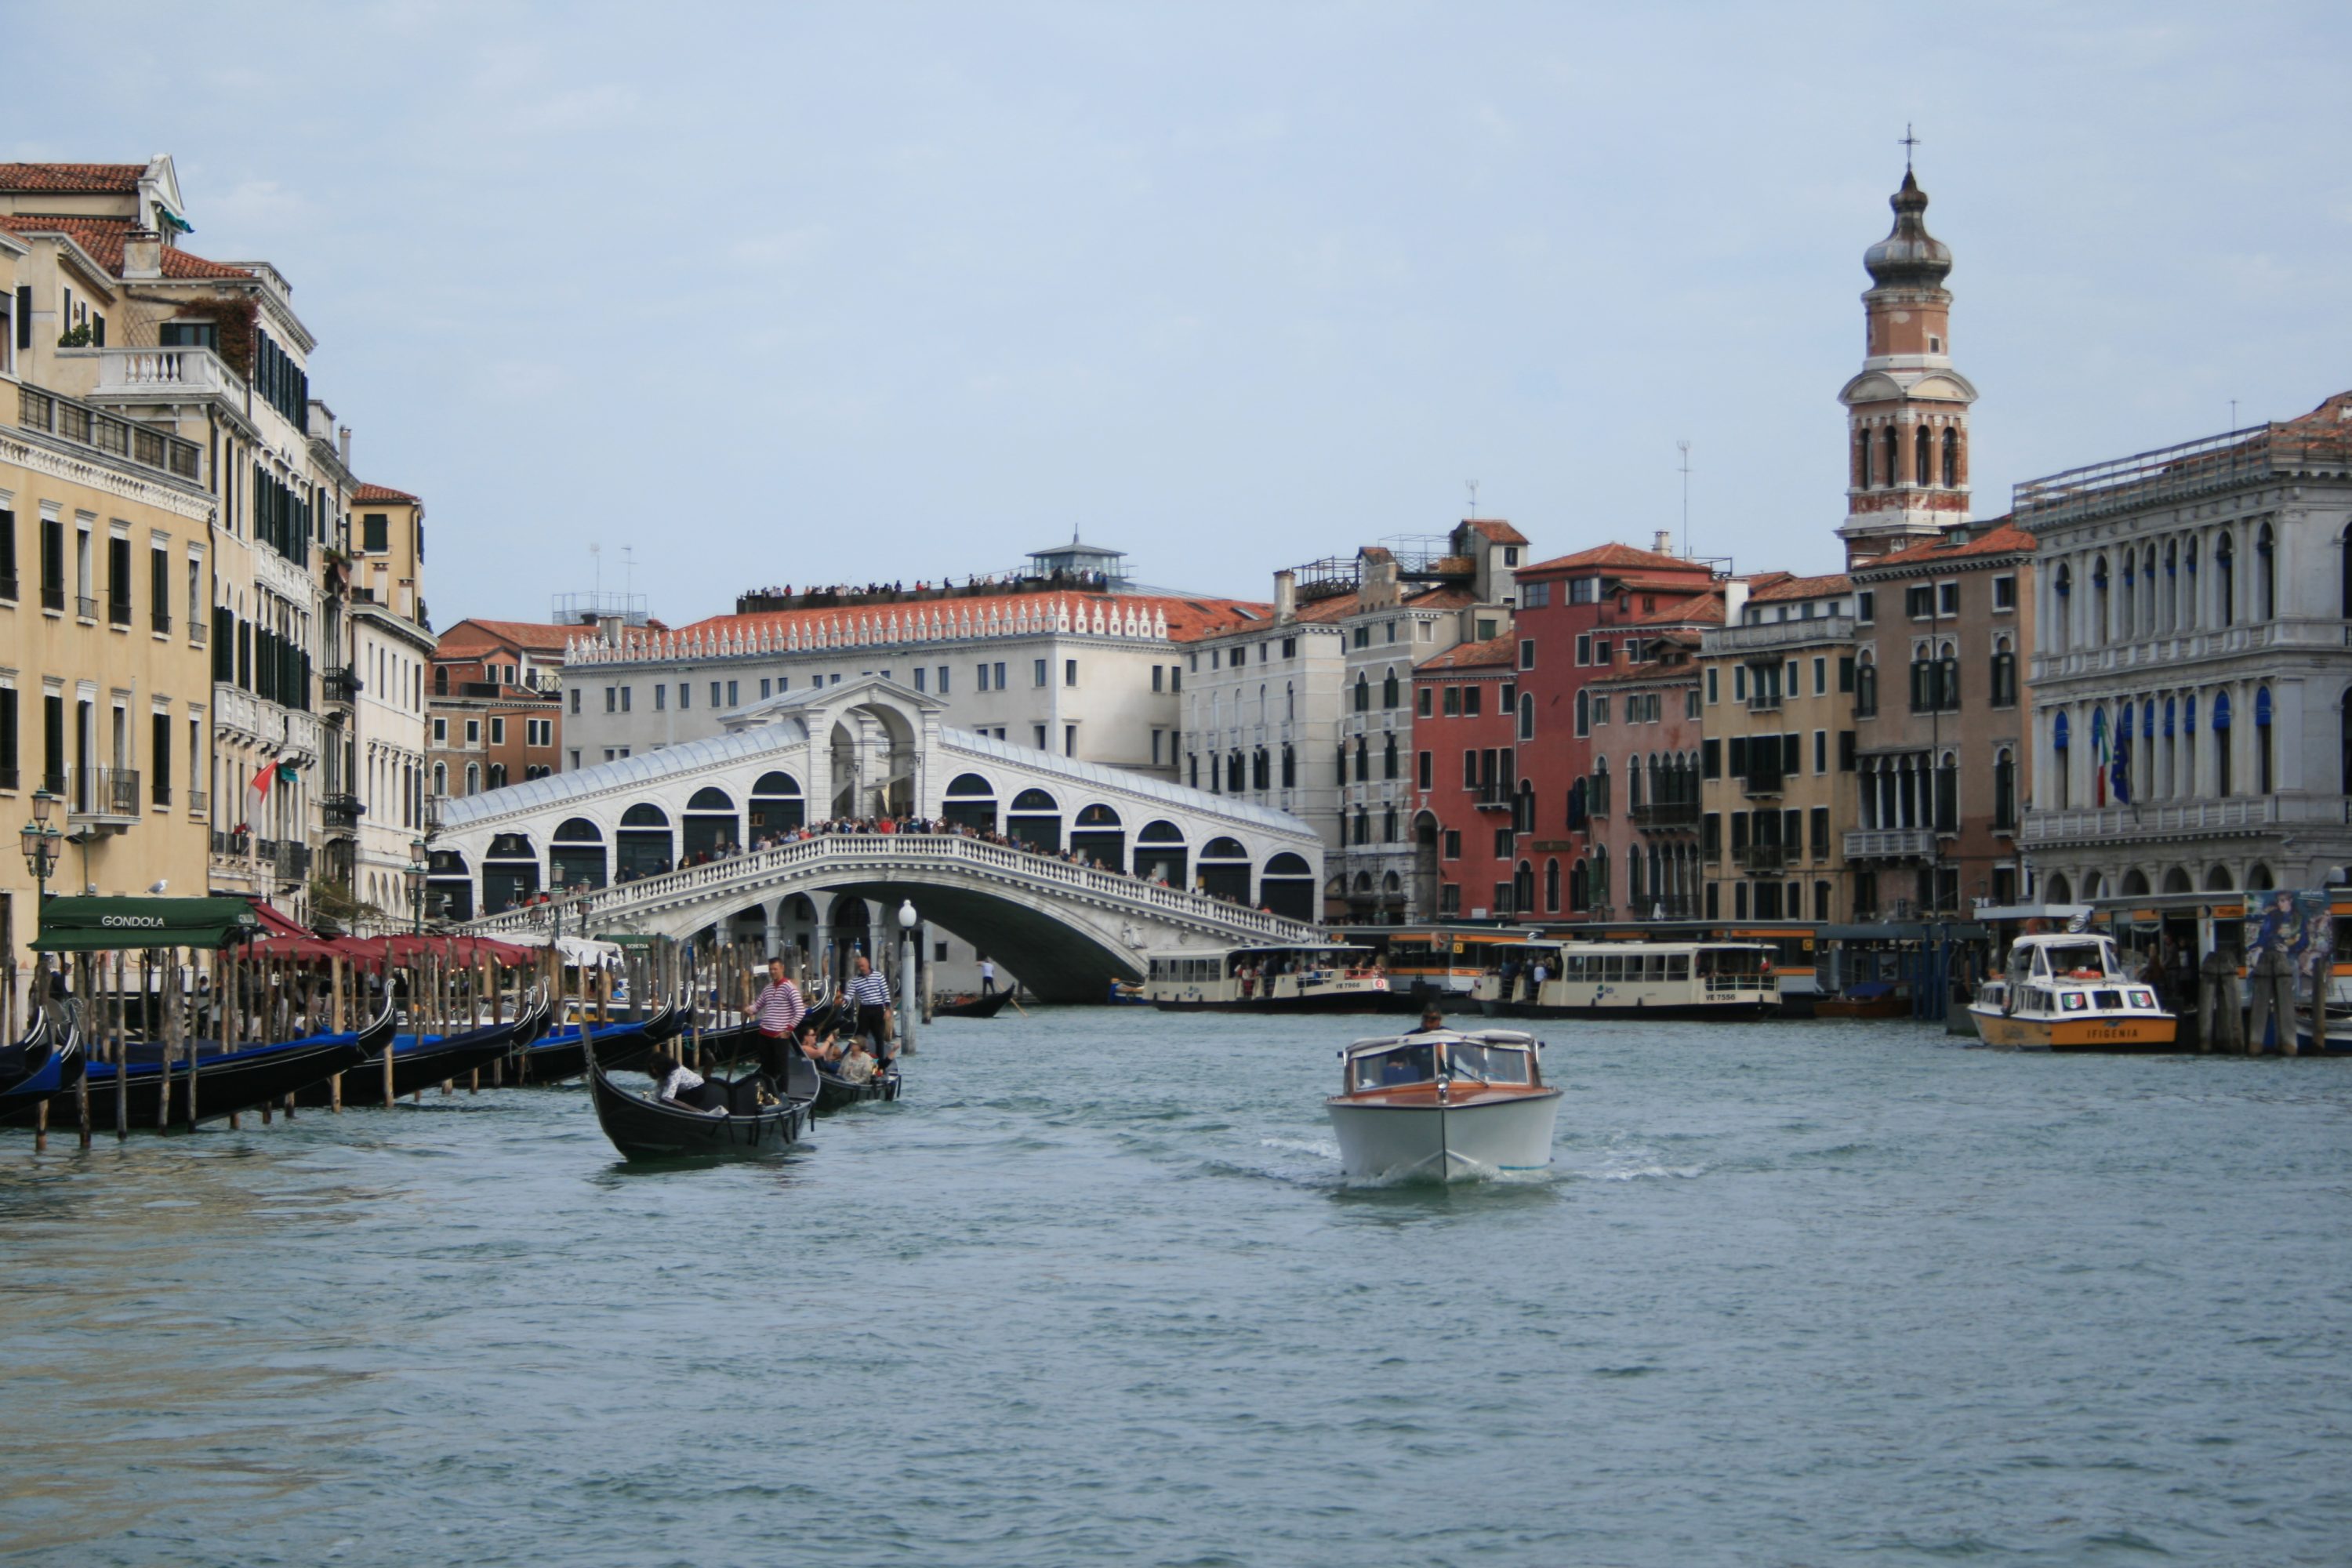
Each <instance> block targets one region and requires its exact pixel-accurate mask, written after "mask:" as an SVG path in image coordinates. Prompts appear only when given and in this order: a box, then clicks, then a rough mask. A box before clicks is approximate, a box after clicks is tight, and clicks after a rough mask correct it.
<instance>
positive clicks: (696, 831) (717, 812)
mask: <svg viewBox="0 0 2352 1568" xmlns="http://www.w3.org/2000/svg"><path fill="white" fill-rule="evenodd" d="M742 842H743V831H742V825H741V823H740V822H739V821H738V820H737V818H736V816H735V798H734V796H732V795H729V794H728V793H727V792H726V791H725V790H723V789H719V788H715V787H713V786H711V785H709V784H705V785H704V786H703V787H702V788H700V789H698V790H696V791H695V792H694V795H693V796H692V798H690V799H688V801H687V803H686V847H685V855H686V859H687V860H688V863H690V864H695V865H699V864H700V863H701V862H702V861H705V860H715V859H717V858H719V852H720V851H721V850H723V849H725V848H726V847H728V846H729V845H730V844H732V845H740V844H741V843H742Z"/></svg>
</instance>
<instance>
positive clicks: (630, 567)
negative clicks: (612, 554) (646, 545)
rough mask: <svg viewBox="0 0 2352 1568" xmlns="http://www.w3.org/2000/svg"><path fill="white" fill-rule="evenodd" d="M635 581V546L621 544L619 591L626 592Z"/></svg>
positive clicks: (634, 584) (632, 586) (633, 585)
mask: <svg viewBox="0 0 2352 1568" xmlns="http://www.w3.org/2000/svg"><path fill="white" fill-rule="evenodd" d="M636 583H637V547H636V546H635V545H634V544H624V545H623V546H621V591H622V592H623V593H627V592H628V591H629V590H630V589H631V588H634V587H635V586H636Z"/></svg>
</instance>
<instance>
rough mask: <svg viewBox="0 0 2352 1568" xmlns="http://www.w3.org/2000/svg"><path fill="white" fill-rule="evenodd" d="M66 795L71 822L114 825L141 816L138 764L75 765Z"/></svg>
mask: <svg viewBox="0 0 2352 1568" xmlns="http://www.w3.org/2000/svg"><path fill="white" fill-rule="evenodd" d="M64 795H65V797H66V820H67V822H68V823H72V824H79V825H81V826H92V827H108V828H114V827H127V826H130V825H131V824H132V823H134V822H136V821H138V820H139V812H140V804H139V770H138V769H136V768H105V767H89V768H76V769H75V770H74V773H73V776H72V778H71V779H70V780H68V781H67V784H66V788H65V791H64Z"/></svg>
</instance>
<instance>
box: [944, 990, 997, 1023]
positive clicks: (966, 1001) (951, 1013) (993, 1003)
mask: <svg viewBox="0 0 2352 1568" xmlns="http://www.w3.org/2000/svg"><path fill="white" fill-rule="evenodd" d="M1012 1000H1013V993H1012V992H1010V991H991V992H988V993H986V994H983V995H979V996H955V997H950V999H949V1000H947V1001H945V1002H934V1003H932V1004H931V1016H932V1017H934V1018H993V1017H995V1016H997V1015H998V1014H999V1013H1002V1012H1003V1011H1004V1005H1005V1004H1006V1003H1007V1002H1010V1001H1012Z"/></svg>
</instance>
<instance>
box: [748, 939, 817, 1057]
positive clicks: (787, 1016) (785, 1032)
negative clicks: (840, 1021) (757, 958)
mask: <svg viewBox="0 0 2352 1568" xmlns="http://www.w3.org/2000/svg"><path fill="white" fill-rule="evenodd" d="M751 1016H752V1019H753V1021H754V1022H755V1023H756V1024H757V1026H758V1027H759V1030H760V1064H761V1067H762V1068H765V1069H766V1070H767V1071H768V1072H769V1073H770V1074H771V1075H772V1076H773V1077H774V1078H775V1079H777V1080H778V1081H779V1082H781V1081H782V1079H783V1076H784V1047H785V1046H786V1045H787V1044H788V1043H790V1042H791V1040H792V1038H793V1031H795V1030H796V1029H798V1028H799V1027H800V1023H801V1020H802V1019H803V1017H805V1016H808V1004H807V1003H806V1002H804V1001H803V1000H802V999H801V988H800V987H799V986H797V985H795V984H793V983H792V980H791V978H790V976H788V975H787V974H786V973H785V972H784V961H783V960H782V958H772V959H770V960H768V983H767V984H765V985H762V986H761V987H760V996H759V999H758V1000H757V1001H755V1002H753V1003H752V1004H751Z"/></svg>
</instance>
